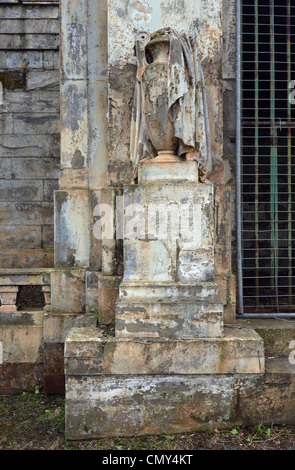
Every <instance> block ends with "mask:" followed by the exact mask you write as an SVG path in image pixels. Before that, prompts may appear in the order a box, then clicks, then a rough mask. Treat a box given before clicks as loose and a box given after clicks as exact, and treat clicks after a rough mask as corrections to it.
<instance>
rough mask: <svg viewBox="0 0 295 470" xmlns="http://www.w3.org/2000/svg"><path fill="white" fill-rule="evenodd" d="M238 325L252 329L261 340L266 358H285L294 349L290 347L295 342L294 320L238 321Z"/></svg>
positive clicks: (252, 319) (253, 319)
mask: <svg viewBox="0 0 295 470" xmlns="http://www.w3.org/2000/svg"><path fill="white" fill-rule="evenodd" d="M239 324H240V325H241V326H244V327H246V326H247V327H250V328H253V329H254V330H255V331H257V333H258V334H259V335H260V336H261V337H262V338H263V340H264V347H265V356H266V357H274V358H284V357H285V358H286V357H288V356H289V354H290V353H291V351H292V350H294V349H295V348H294V347H293V346H292V344H291V347H290V343H291V341H295V319H294V320H288V319H285V318H284V319H283V318H277V319H270V318H265V319H261V318H260V319H255V318H251V319H245V320H241V319H239Z"/></svg>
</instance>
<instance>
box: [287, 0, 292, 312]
mask: <svg viewBox="0 0 295 470" xmlns="http://www.w3.org/2000/svg"><path fill="white" fill-rule="evenodd" d="M290 18H291V1H290V0H287V61H288V77H287V80H288V85H289V83H290V82H291V23H290ZM287 102H288V121H291V119H292V114H291V103H290V101H289V99H288V101H287ZM291 137H292V130H291V128H290V127H289V128H288V276H289V289H288V294H289V299H288V303H289V305H291V304H292V168H291V164H292V159H291Z"/></svg>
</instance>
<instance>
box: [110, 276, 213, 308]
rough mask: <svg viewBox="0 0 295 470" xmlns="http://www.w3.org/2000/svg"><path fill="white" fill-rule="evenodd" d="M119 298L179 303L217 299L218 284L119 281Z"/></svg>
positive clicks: (146, 301) (135, 301) (145, 301)
mask: <svg viewBox="0 0 295 470" xmlns="http://www.w3.org/2000/svg"><path fill="white" fill-rule="evenodd" d="M119 298H120V300H121V301H123V302H128V303H142V302H143V303H152V302H158V303H165V302H166V303H167V302H171V303H172V302H173V303H179V302H197V301H198V300H200V301H206V302H210V301H214V300H215V301H217V302H218V285H217V284H216V283H214V282H203V283H202V284H196V283H195V282H193V283H187V282H183V283H181V282H148V281H135V282H121V284H120V288H119Z"/></svg>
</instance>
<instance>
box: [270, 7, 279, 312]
mask: <svg viewBox="0 0 295 470" xmlns="http://www.w3.org/2000/svg"><path fill="white" fill-rule="evenodd" d="M270 83H271V86H270V90H271V91H270V108H271V109H270V120H271V123H272V124H271V129H270V136H271V150H270V173H271V176H270V193H271V194H270V210H271V220H272V221H271V247H272V262H271V271H272V275H273V278H272V280H273V282H272V287H273V289H274V292H275V299H276V308H277V312H279V302H278V151H277V133H276V125H275V36H274V0H271V1H270Z"/></svg>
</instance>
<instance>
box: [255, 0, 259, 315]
mask: <svg viewBox="0 0 295 470" xmlns="http://www.w3.org/2000/svg"><path fill="white" fill-rule="evenodd" d="M258 38H259V37H258V0H255V203H254V207H255V215H254V217H255V271H256V275H255V286H256V294H255V295H256V307H257V308H258V307H259V212H258V202H259V193H258V192H259V185H258V183H259V166H258V164H259V109H258V103H259V101H258V100H259V64H258V60H259V57H258V54H259V43H258Z"/></svg>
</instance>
